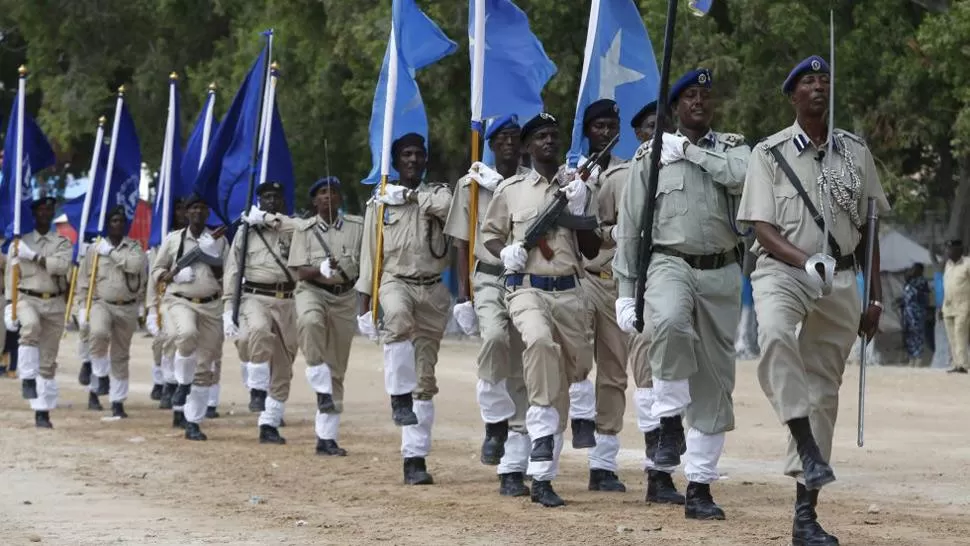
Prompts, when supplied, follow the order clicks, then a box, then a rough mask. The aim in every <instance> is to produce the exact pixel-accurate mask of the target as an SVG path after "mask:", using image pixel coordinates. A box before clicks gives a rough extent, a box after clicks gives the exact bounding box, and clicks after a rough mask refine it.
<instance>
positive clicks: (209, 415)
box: [205, 406, 222, 419]
mask: <svg viewBox="0 0 970 546" xmlns="http://www.w3.org/2000/svg"><path fill="white" fill-rule="evenodd" d="M220 417H222V415H221V414H220V413H219V409H218V408H217V407H215V406H209V407H207V408H205V418H206V419H218V418H220Z"/></svg>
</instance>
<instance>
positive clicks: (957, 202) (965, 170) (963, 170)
mask: <svg viewBox="0 0 970 546" xmlns="http://www.w3.org/2000/svg"><path fill="white" fill-rule="evenodd" d="M957 170H958V176H959V178H960V182H959V184H957V191H956V195H955V196H954V199H953V206H952V207H951V208H950V220H949V222H948V223H947V226H946V238H947V239H948V240H949V239H962V240H964V241H970V215H968V214H967V210H970V157H963V158H960V160H959V161H958V169H957Z"/></svg>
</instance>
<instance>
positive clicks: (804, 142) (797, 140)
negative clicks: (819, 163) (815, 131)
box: [791, 120, 839, 155]
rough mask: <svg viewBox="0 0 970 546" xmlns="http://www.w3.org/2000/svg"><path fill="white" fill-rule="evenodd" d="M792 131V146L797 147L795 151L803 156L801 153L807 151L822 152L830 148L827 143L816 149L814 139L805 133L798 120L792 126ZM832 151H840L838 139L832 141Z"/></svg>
mask: <svg viewBox="0 0 970 546" xmlns="http://www.w3.org/2000/svg"><path fill="white" fill-rule="evenodd" d="M791 129H792V136H791V141H792V144H793V145H794V146H795V151H797V152H798V154H799V155H801V153H802V152H804V151H805V150H807V149H812V150H822V149H825V148H828V142H825V143H823V144H822V145H821V146H819V147H817V148H816V146H815V144H813V143H812V139H810V138H808V134H806V133H805V131H804V130H803V129H802V126H801V125H799V123H798V121H797V120H796V121H795V124H794V125H792V127H791ZM832 150H833V151H836V152H837V151H839V141H838V139H836V140H833V141H832Z"/></svg>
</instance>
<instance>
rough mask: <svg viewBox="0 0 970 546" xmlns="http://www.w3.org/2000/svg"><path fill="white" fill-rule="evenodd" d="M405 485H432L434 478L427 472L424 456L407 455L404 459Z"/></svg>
mask: <svg viewBox="0 0 970 546" xmlns="http://www.w3.org/2000/svg"><path fill="white" fill-rule="evenodd" d="M404 483H405V485H432V484H434V478H432V477H431V474H428V469H427V467H426V466H425V463H424V457H408V458H406V459H404Z"/></svg>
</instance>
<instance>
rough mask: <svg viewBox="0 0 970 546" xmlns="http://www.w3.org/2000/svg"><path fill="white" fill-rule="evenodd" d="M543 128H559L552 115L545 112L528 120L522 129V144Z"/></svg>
mask: <svg viewBox="0 0 970 546" xmlns="http://www.w3.org/2000/svg"><path fill="white" fill-rule="evenodd" d="M543 127H559V122H558V121H556V118H554V117H553V116H552V114H548V113H546V112H541V113H539V114H537V115H536V116H535V117H534V118H532V119H530V120H529V121H527V122H526V123H525V125H524V126H523V127H522V142H527V141H528V140H529V137H530V136H532V133H535V132H536V131H538V130H539V129H542V128H543Z"/></svg>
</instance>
